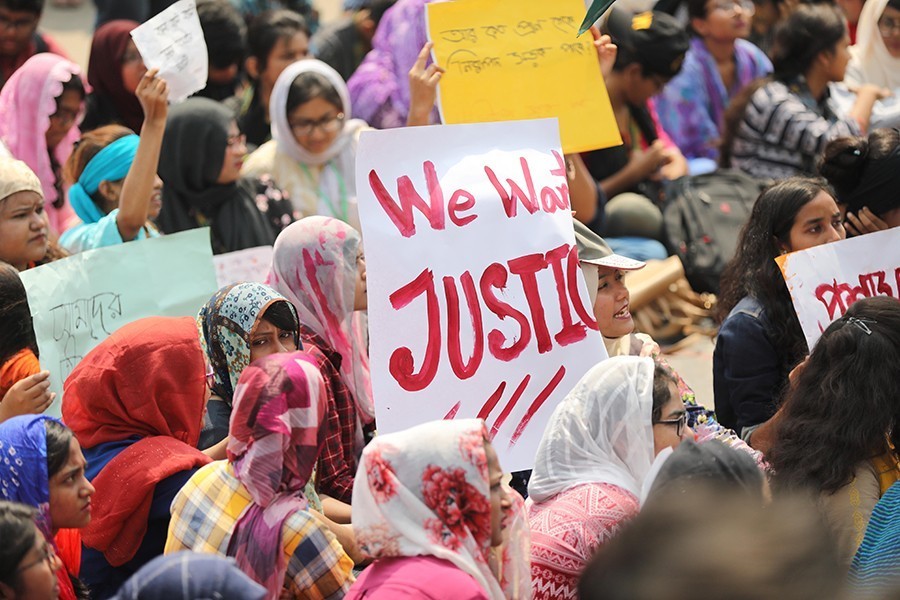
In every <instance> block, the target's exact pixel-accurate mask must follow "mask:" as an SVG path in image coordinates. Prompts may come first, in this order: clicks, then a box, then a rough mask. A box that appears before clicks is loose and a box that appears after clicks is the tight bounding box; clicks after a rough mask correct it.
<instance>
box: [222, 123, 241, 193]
mask: <svg viewBox="0 0 900 600" xmlns="http://www.w3.org/2000/svg"><path fill="white" fill-rule="evenodd" d="M246 141H247V138H245V137H244V136H243V135H241V132H240V130H238V126H237V122H235V121H232V122H231V124H229V125H228V142H227V143H226V145H225V159H224V160H223V161H222V170H221V171H220V172H219V178H218V179H217V180H216V183H218V184H222V185H225V184H229V183H234V182H235V181H237V180H238V179H240V178H241V167H243V166H244V157H245V156H246V155H247V145H246Z"/></svg>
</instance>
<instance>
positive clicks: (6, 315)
mask: <svg viewBox="0 0 900 600" xmlns="http://www.w3.org/2000/svg"><path fill="white" fill-rule="evenodd" d="M26 348H27V349H29V350H31V351H32V352H34V355H35V356H38V346H37V339H36V338H35V336H34V325H33V323H32V320H31V309H29V308H28V296H26V295H25V286H24V285H22V280H21V279H19V271H18V270H16V268H15V267H13V266H11V265H8V264H6V263H5V262H0V365H2V364H4V363H5V362H6V361H8V360H9V359H10V358H12V356H13V355H14V354H16V353H17V352H19V351H20V350H24V349H26Z"/></svg>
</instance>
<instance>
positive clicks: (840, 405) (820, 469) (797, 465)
mask: <svg viewBox="0 0 900 600" xmlns="http://www.w3.org/2000/svg"><path fill="white" fill-rule="evenodd" d="M793 379H794V380H793V382H792V385H791V389H790V391H789V392H788V394H787V397H786V398H785V401H784V408H783V409H782V410H781V411H780V414H779V418H778V423H777V424H776V426H775V427H776V432H775V442H774V444H773V446H772V449H771V451H770V452H769V454H768V456H769V459H770V460H771V462H772V467H773V469H774V470H775V473H776V477H775V484H776V491H777V490H808V491H811V492H812V493H813V494H814V496H815V500H816V504H817V506H818V509H819V510H820V511H821V512H822V514H823V516H824V518H825V522H826V523H827V525H828V527H829V529H831V531H832V533H833V534H834V536H835V538H836V540H837V542H838V548H839V551H840V552H841V554H842V558H843V560H844V562H845V564H846V565H849V563H850V561H851V559H852V558H853V555H854V553H855V552H856V550H857V548H858V547H859V545H860V543H861V542H862V539H863V534H864V533H865V530H866V525H867V524H868V522H869V517H870V516H871V514H872V510H873V509H874V508H875V504H876V503H877V502H878V500H879V498H881V497H882V496H883V495H884V494H885V493H886V492H887V491H888V489H889V488H890V487H891V486H892V485H893V484H894V483H895V482H897V481H900V459H898V456H897V452H896V448H897V446H898V445H900V435H898V434H900V432H898V430H897V427H896V424H897V417H898V408H897V390H898V382H900V302H898V301H897V300H896V299H894V298H887V297H876V298H865V299H862V300H859V301H858V302H856V303H855V304H853V306H851V307H850V308H849V309H848V310H847V312H846V313H845V314H844V316H843V317H841V318H839V319H837V320H836V321H834V322H833V323H832V324H831V325H829V326H828V328H827V329H826V330H825V332H824V333H823V334H822V337H820V338H819V341H818V342H817V343H816V347H815V348H814V349H813V351H812V354H810V356H809V358H808V359H807V360H806V362H805V363H804V364H802V365H801V367H799V368H798V369H797V373H796V374H795V376H794V378H793Z"/></svg>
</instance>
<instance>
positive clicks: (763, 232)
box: [717, 177, 831, 374]
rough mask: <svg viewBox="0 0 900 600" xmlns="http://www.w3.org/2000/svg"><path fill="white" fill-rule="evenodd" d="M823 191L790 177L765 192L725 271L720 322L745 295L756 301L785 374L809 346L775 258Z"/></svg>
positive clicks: (817, 182)
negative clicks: (801, 215) (800, 216)
mask: <svg viewBox="0 0 900 600" xmlns="http://www.w3.org/2000/svg"><path fill="white" fill-rule="evenodd" d="M821 192H826V193H828V194H831V190H830V189H829V188H828V185H827V184H826V183H825V181H824V180H821V179H811V178H806V177H791V178H789V179H785V180H784V181H780V182H778V183H776V184H775V185H772V186H770V187H769V188H767V189H766V190H765V191H763V193H762V194H760V196H759V198H757V200H756V203H755V204H754V205H753V211H752V213H751V214H750V219H749V220H748V221H747V223H746V225H744V228H743V229H742V230H741V235H740V238H738V244H737V251H736V252H735V255H734V258H733V259H731V262H729V263H728V265H727V266H726V267H725V270H724V271H723V272H722V280H721V294H720V295H719V302H718V307H717V316H718V318H719V320H720V321H722V320H724V319H725V317H727V316H728V313H729V312H731V309H733V308H734V307H735V306H736V305H737V303H738V302H740V301H741V299H742V298H744V297H745V296H752V297H753V298H755V299H756V300H757V301H758V302H759V303H760V304H761V305H762V307H763V309H764V310H765V312H766V316H767V320H768V322H769V324H770V327H771V330H770V331H769V332H768V333H769V335H770V336H771V341H772V344H773V346H774V347H775V348H778V349H779V350H780V351H781V352H782V359H783V360H782V366H783V368H784V374H787V372H788V371H789V370H790V369H791V368H792V367H793V366H794V365H795V364H797V362H799V361H800V359H801V358H802V357H803V355H805V354H806V351H807V348H806V340H805V338H804V336H803V330H802V329H801V328H800V321H798V320H797V314H796V313H795V312H794V307H793V304H792V303H791V296H790V293H789V292H788V289H787V285H785V283H784V277H783V276H782V275H781V272H780V271H779V270H778V265H777V264H776V263H775V257H777V256H779V255H780V254H781V253H782V249H783V245H784V244H787V242H788V240H789V237H790V231H791V227H793V226H794V221H795V219H796V218H797V214H798V213H799V212H800V209H802V208H803V207H804V206H806V204H807V203H809V202H810V201H812V199H813V198H815V197H816V196H817V195H819V194H820V193H821Z"/></svg>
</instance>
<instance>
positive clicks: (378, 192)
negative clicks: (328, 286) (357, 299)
mask: <svg viewBox="0 0 900 600" xmlns="http://www.w3.org/2000/svg"><path fill="white" fill-rule="evenodd" d="M356 173H357V184H358V185H357V189H358V190H360V196H359V198H360V202H359V207H360V216H361V219H362V227H363V234H364V239H365V251H366V264H367V267H368V302H369V333H370V355H371V367H372V385H373V390H374V398H375V406H376V413H377V419H378V429H379V431H380V432H391V431H397V430H400V429H404V428H407V427H411V426H413V425H416V424H419V423H422V422H425V421H430V420H435V419H442V418H448V419H450V418H454V417H459V418H462V417H481V418H483V419H485V421H486V422H487V425H488V429H489V431H490V433H491V435H492V436H493V439H494V444H495V446H496V448H497V451H498V453H499V454H500V457H501V460H503V465H504V468H505V469H512V470H516V469H524V468H529V467H531V465H532V461H533V459H534V452H535V450H536V448H537V445H538V443H539V441H540V438H541V434H542V433H543V430H544V426H545V425H546V422H547V419H548V418H549V416H550V414H551V412H552V411H553V408H554V407H555V406H556V404H557V403H558V402H559V401H560V400H561V399H562V398H563V397H564V396H565V394H566V393H567V392H568V391H569V390H570V389H571V388H572V387H573V386H574V385H575V383H576V382H577V381H578V380H579V379H580V378H581V376H582V375H584V373H585V372H587V370H588V369H590V367H592V366H593V365H595V364H596V363H597V362H598V361H600V360H602V359H603V358H605V357H606V353H605V350H604V347H603V343H602V341H601V337H600V334H599V331H598V330H597V325H596V322H595V321H594V317H593V311H592V309H591V306H590V300H589V299H588V295H587V288H586V287H585V284H584V281H583V280H582V277H581V272H580V269H579V266H578V257H577V251H576V247H575V237H574V232H573V229H572V215H571V212H570V206H569V205H570V203H569V191H568V186H567V182H566V169H565V163H564V161H563V157H562V153H561V151H560V149H559V132H558V127H557V123H556V120H555V119H543V120H536V121H517V122H505V123H482V124H478V125H444V126H437V127H414V128H408V129H391V130H386V131H367V132H364V133H363V134H362V137H361V138H360V146H359V154H358V158H357V171H356Z"/></svg>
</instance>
